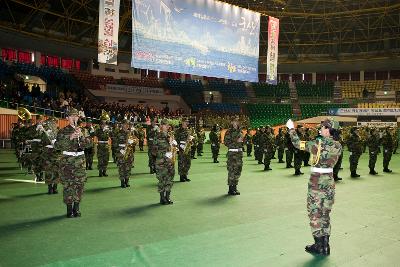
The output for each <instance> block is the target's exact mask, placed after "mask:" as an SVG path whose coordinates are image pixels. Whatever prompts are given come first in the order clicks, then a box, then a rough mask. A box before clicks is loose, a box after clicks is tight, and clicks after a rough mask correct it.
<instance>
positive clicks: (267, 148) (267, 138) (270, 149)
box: [263, 125, 275, 171]
mask: <svg viewBox="0 0 400 267" xmlns="http://www.w3.org/2000/svg"><path fill="white" fill-rule="evenodd" d="M272 130H273V129H272V128H271V127H270V126H269V125H267V126H266V127H265V132H264V135H263V149H264V171H270V170H272V169H271V167H270V164H271V159H272V158H273V156H274V147H275V136H274V135H273V133H272Z"/></svg>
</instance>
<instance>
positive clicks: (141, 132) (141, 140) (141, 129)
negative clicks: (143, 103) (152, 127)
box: [137, 124, 144, 151]
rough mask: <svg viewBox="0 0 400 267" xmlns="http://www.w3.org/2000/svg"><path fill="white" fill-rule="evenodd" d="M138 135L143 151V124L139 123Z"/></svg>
mask: <svg viewBox="0 0 400 267" xmlns="http://www.w3.org/2000/svg"><path fill="white" fill-rule="evenodd" d="M137 137H138V139H139V149H140V151H143V145H144V131H143V127H142V125H140V124H139V125H138V127H137Z"/></svg>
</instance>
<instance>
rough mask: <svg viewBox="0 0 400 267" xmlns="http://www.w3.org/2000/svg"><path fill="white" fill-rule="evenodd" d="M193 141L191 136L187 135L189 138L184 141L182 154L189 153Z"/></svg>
mask: <svg viewBox="0 0 400 267" xmlns="http://www.w3.org/2000/svg"><path fill="white" fill-rule="evenodd" d="M193 139H194V137H193V136H192V135H189V138H188V139H187V141H186V146H185V149H184V150H183V154H185V155H189V154H190V153H191V151H192V145H193Z"/></svg>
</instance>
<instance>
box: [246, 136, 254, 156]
mask: <svg viewBox="0 0 400 267" xmlns="http://www.w3.org/2000/svg"><path fill="white" fill-rule="evenodd" d="M244 143H245V144H246V152H247V156H248V157H251V151H252V150H253V136H252V135H251V134H250V130H247V133H246V135H245V136H244Z"/></svg>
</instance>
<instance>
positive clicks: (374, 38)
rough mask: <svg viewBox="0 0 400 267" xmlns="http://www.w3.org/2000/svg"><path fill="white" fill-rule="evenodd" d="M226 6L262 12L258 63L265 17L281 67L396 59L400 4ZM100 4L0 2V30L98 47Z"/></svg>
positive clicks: (126, 14) (289, 1)
mask: <svg viewBox="0 0 400 267" xmlns="http://www.w3.org/2000/svg"><path fill="white" fill-rule="evenodd" d="M120 1H121V8H120V33H119V36H120V52H121V53H130V50H131V49H130V46H131V36H132V28H131V27H132V25H131V8H132V0H120ZM224 2H226V3H230V4H233V5H237V6H240V7H243V8H248V9H250V10H254V11H257V12H260V13H261V14H263V16H262V19H261V30H260V62H261V63H263V62H265V60H266V54H267V53H266V51H267V28H268V27H267V23H268V16H269V15H270V16H274V17H277V18H279V19H280V39H279V54H280V56H279V60H280V63H288V62H299V61H302V62H307V61H309V62H323V61H329V60H332V61H337V60H341V59H343V58H362V57H365V58H374V57H376V58H393V57H397V56H399V55H400V2H399V0H362V1H359V0H225V1H224ZM98 5H99V1H98V0H51V1H50V0H48V1H44V0H25V1H23V0H0V28H2V29H7V30H10V31H17V32H20V33H23V34H28V35H31V36H35V37H39V38H47V39H54V40H57V41H62V42H64V43H65V42H66V43H70V44H72V45H84V46H93V47H94V48H96V45H97V34H98V33H97V31H98V8H99V7H98Z"/></svg>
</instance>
